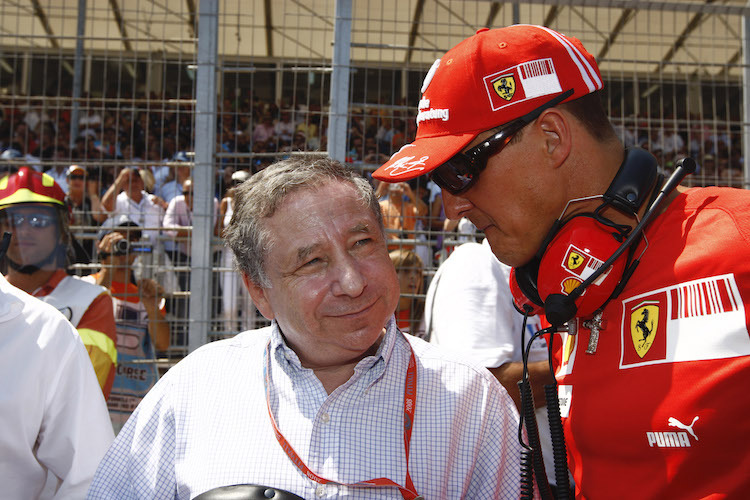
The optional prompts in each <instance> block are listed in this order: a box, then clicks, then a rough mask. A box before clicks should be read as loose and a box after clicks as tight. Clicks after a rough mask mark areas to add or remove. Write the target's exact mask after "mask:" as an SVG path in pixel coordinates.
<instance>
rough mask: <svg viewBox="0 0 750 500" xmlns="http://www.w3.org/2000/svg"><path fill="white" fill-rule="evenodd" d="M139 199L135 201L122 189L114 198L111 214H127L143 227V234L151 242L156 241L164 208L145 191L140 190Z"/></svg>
mask: <svg viewBox="0 0 750 500" xmlns="http://www.w3.org/2000/svg"><path fill="white" fill-rule="evenodd" d="M141 196H142V198H141V201H140V203H136V202H135V201H134V200H133V199H132V198H130V197H129V196H128V194H127V193H126V192H125V191H123V192H121V193H120V194H118V195H117V198H116V199H115V209H114V211H113V212H112V215H120V214H127V215H128V217H130V220H132V221H133V222H135V223H136V224H138V225H139V226H141V227H142V228H149V229H144V230H143V231H142V232H143V235H144V236H146V237H148V240H149V241H150V242H151V243H155V242H156V241H158V237H159V229H156V228H159V227H161V221H162V217H164V210H162V208H161V207H160V206H159V205H158V204H157V203H156V202H154V201H153V195H151V194H149V193H147V192H146V191H141Z"/></svg>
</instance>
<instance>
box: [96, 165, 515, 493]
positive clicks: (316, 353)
mask: <svg viewBox="0 0 750 500" xmlns="http://www.w3.org/2000/svg"><path fill="white" fill-rule="evenodd" d="M227 238H228V242H229V245H230V247H231V248H232V250H233V251H234V252H235V254H236V255H237V261H238V263H239V265H240V268H241V272H242V274H243V280H244V281H245V284H246V285H247V287H248V290H249V292H250V294H251V296H252V297H253V301H254V302H255V303H256V304H257V305H258V308H259V309H260V310H261V312H262V313H263V314H264V316H266V317H267V318H269V319H273V324H272V326H270V327H267V328H264V329H261V330H255V331H250V332H245V333H243V334H240V335H238V336H236V337H234V338H232V339H229V340H225V341H219V342H213V343H211V344H208V345H206V346H203V347H202V348H201V349H200V350H198V351H196V352H195V353H193V354H191V355H189V356H188V357H187V358H186V359H184V360H183V361H182V362H180V364H178V365H177V366H175V367H174V368H172V369H170V371H169V372H167V374H166V375H165V376H164V377H163V378H162V379H161V380H160V381H159V383H158V384H157V385H156V387H154V389H153V390H152V391H151V392H150V393H149V394H148V395H147V396H146V397H145V398H144V400H143V401H142V402H141V404H140V405H139V406H138V408H137V409H136V411H135V413H133V416H132V417H131V418H130V420H128V422H127V423H126V424H125V427H124V428H123V429H122V431H121V432H120V434H119V435H118V437H117V439H116V440H115V442H114V444H113V446H112V447H111V448H110V450H109V451H108V452H107V455H106V456H105V458H104V460H103V461H102V463H101V464H100V466H99V469H98V471H97V474H96V476H95V478H94V481H93V483H92V486H91V489H90V490H89V496H90V497H92V498H102V497H105V498H124V497H131V498H132V497H154V496H160V495H161V494H163V492H168V495H169V496H173V495H174V492H177V491H184V492H189V493H186V494H188V495H189V496H194V495H198V494H200V493H202V492H204V491H207V490H210V489H214V488H218V487H221V486H226V485H232V484H238V483H254V484H260V485H267V486H269V487H271V488H281V489H284V490H287V491H289V492H291V493H294V494H296V495H299V496H301V497H303V498H315V497H322V496H329V497H331V496H346V497H348V496H356V497H363V496H372V497H374V496H382V497H394V496H396V495H398V493H397V488H398V490H399V491H401V492H403V494H404V497H406V498H416V497H417V496H418V495H423V496H424V498H518V496H519V494H520V491H519V485H518V480H517V475H518V467H519V459H518V458H519V453H520V446H519V445H518V443H517V437H516V429H515V428H514V426H515V424H516V412H515V409H514V408H513V403H512V401H511V399H510V398H509V397H508V395H507V393H506V392H505V391H504V390H502V388H501V386H500V384H499V383H498V382H497V380H495V379H494V378H493V377H491V376H490V374H489V373H488V372H487V371H486V370H484V369H482V368H481V367H478V366H477V365H472V364H468V363H466V362H464V361H460V360H458V359H457V358H453V357H451V356H450V354H447V353H444V352H440V351H437V350H435V349H434V348H432V347H431V346H430V345H429V344H427V343H425V342H423V341H421V340H420V339H417V338H414V337H409V338H407V336H404V335H403V334H402V333H401V332H399V331H398V329H397V328H396V325H395V321H394V318H393V311H394V310H395V308H396V304H397V302H398V283H397V279H396V273H395V271H394V269H393V265H392V264H391V262H390V260H389V258H388V254H387V252H386V249H385V237H384V233H383V228H382V224H381V222H380V212H379V207H378V204H377V199H376V198H375V197H374V195H373V192H372V189H371V188H370V186H369V184H368V183H367V181H366V180H364V179H363V178H361V177H360V176H359V174H357V173H356V172H354V171H352V170H349V169H346V168H344V167H343V166H341V165H340V164H338V163H335V162H333V161H331V160H328V159H321V160H316V161H313V162H310V161H309V160H288V161H283V162H280V163H277V164H276V165H274V166H271V167H269V168H268V169H265V170H264V171H263V172H261V173H259V174H256V175H254V176H253V177H252V178H251V179H250V181H248V182H246V183H244V184H243V185H242V186H240V187H239V189H238V191H237V193H236V204H235V213H234V216H233V217H232V222H231V224H230V227H229V230H228V231H227ZM207 373H210V374H211V376H210V377H207V376H206V374H207ZM447 380H450V381H451V385H450V387H447V386H446V385H445V384H446V381H447ZM405 381H406V382H405ZM331 426H335V427H333V428H332V427H331ZM279 443H281V446H279ZM363 443H367V446H363V445H362V444H363ZM175 450H180V451H179V452H175ZM318 474H321V476H319V475H318ZM373 477H374V478H377V479H375V480H374V481H373V482H372V484H365V483H364V481H370V480H372V479H373ZM324 478H332V481H328V480H327V479H324ZM404 478H405V479H404ZM364 488H377V490H374V491H373V490H365V489H364ZM370 491H371V493H370V494H369V495H368V493H367V492H370Z"/></svg>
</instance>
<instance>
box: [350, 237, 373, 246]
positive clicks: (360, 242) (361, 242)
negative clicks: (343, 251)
mask: <svg viewBox="0 0 750 500" xmlns="http://www.w3.org/2000/svg"><path fill="white" fill-rule="evenodd" d="M371 242H372V238H362V239H361V240H357V241H356V242H355V243H354V245H356V246H362V245H367V244H368V243H371Z"/></svg>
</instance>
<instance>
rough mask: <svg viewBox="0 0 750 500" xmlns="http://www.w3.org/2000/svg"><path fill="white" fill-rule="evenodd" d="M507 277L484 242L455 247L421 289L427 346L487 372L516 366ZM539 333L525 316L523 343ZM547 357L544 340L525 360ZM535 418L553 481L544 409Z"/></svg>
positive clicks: (517, 325) (517, 338) (516, 335)
mask: <svg viewBox="0 0 750 500" xmlns="http://www.w3.org/2000/svg"><path fill="white" fill-rule="evenodd" d="M509 278H510V267H508V266H506V265H505V264H502V263H501V262H500V261H499V260H497V257H495V255H494V254H493V253H492V249H491V248H490V245H489V243H488V242H487V240H484V241H483V242H482V243H481V244H480V243H464V244H463V245H460V246H458V247H457V248H456V250H454V251H453V253H451V255H450V256H449V257H448V259H446V261H445V262H443V263H442V264H441V265H440V267H439V268H438V270H437V272H436V273H435V276H434V277H433V279H432V281H431V282H430V286H429V288H428V289H427V294H426V297H425V318H424V321H425V330H426V334H427V335H430V337H429V338H430V342H431V343H433V344H436V345H439V346H440V347H442V348H445V349H449V350H451V352H455V353H460V354H462V355H464V356H467V357H468V358H469V359H471V360H472V361H474V362H476V363H481V364H482V366H486V367H487V368H497V367H499V366H501V365H503V364H505V363H511V362H520V361H521V360H522V357H521V329H522V328H523V315H521V314H520V313H519V312H518V311H516V309H515V307H513V296H512V295H511V293H510V286H509ZM540 329H541V322H540V320H539V318H538V317H537V316H533V317H530V318H529V320H528V322H527V323H526V341H527V342H528V340H529V338H531V335H533V334H534V333H536V332H537V331H539V330H540ZM547 356H548V354H547V342H546V341H545V340H544V339H543V338H539V339H537V340H535V341H534V343H533V344H532V348H531V351H530V353H529V361H530V362H535V361H543V360H546V359H547ZM538 403H539V401H537V405H538ZM536 417H537V422H538V424H539V425H538V426H539V440H540V441H541V443H542V449H543V451H544V461H545V468H546V472H547V476H548V478H549V479H550V480H554V474H555V469H554V462H553V460H552V458H553V457H552V447H551V446H552V439H551V437H550V433H549V424H548V420H547V408H546V407H544V406H543V407H540V408H537V411H536Z"/></svg>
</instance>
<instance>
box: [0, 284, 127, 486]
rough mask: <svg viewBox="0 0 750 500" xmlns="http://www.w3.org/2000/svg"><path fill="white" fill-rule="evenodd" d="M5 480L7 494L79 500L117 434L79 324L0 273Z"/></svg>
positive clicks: (0, 481)
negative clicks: (73, 322) (75, 323)
mask: <svg viewBox="0 0 750 500" xmlns="http://www.w3.org/2000/svg"><path fill="white" fill-rule="evenodd" d="M0 380H2V383H0V422H1V423H2V425H0V485H2V493H0V496H2V497H3V498H14V499H15V498H18V499H21V498H23V499H26V498H39V497H40V495H42V490H43V488H45V482H46V483H48V485H49V484H51V485H52V486H53V487H52V490H51V491H50V490H46V489H45V492H44V495H43V496H41V498H49V497H50V495H52V494H53V493H54V489H55V487H56V488H57V492H56V494H55V495H54V498H82V497H83V496H84V495H85V493H86V490H87V488H88V486H89V483H90V482H91V479H92V477H93V476H94V471H95V470H96V466H97V465H98V464H99V461H100V460H101V458H102V457H103V456H104V453H105V452H106V451H107V448H108V447H109V445H110V443H111V442H112V440H113V439H114V433H113V432H112V425H111V424H110V422H109V417H108V414H107V406H106V404H105V402H104V396H102V391H101V389H100V388H99V383H98V382H97V379H96V374H95V373H94V368H93V366H92V365H91V360H90V359H89V356H88V354H87V353H86V348H85V347H84V346H83V342H81V339H80V337H79V336H78V333H77V332H76V330H75V328H73V326H72V325H71V324H70V323H69V322H68V321H67V320H66V319H65V317H64V316H63V315H62V314H61V313H60V312H59V311H57V310H56V309H55V308H54V307H52V306H50V305H48V304H45V303H43V302H42V301H40V300H38V299H35V298H33V297H31V296H30V295H28V294H26V293H24V292H22V291H21V290H19V289H17V288H15V287H13V286H12V285H10V284H9V283H8V282H7V281H6V279H5V278H4V277H3V276H2V275H0Z"/></svg>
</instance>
